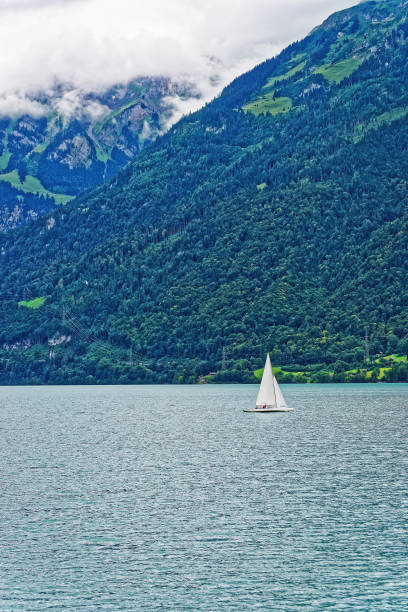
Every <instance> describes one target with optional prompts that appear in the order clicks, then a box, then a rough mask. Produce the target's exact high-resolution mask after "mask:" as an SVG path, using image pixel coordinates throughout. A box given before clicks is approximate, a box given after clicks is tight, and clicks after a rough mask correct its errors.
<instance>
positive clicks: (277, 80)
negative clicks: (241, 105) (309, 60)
mask: <svg viewBox="0 0 408 612" xmlns="http://www.w3.org/2000/svg"><path fill="white" fill-rule="evenodd" d="M305 66H306V61H304V62H301V63H300V64H298V65H297V66H295V67H294V68H292V69H291V70H289V71H288V72H286V73H285V74H280V75H279V76H276V77H271V78H270V79H269V80H268V82H267V83H266V85H264V86H263V89H270V88H271V87H273V86H274V85H276V83H280V82H281V81H286V80H287V79H290V77H292V76H293V75H295V74H296V73H297V72H300V71H301V70H303V68H304V67H305Z"/></svg>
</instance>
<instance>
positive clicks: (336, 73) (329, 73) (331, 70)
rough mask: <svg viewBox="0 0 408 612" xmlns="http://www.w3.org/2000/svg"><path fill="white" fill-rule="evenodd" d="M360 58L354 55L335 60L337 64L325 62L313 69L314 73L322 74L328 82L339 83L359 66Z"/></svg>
mask: <svg viewBox="0 0 408 612" xmlns="http://www.w3.org/2000/svg"><path fill="white" fill-rule="evenodd" d="M360 64H361V60H360V59H357V58H355V57H350V58H349V59H345V60H342V61H341V62H337V64H326V65H324V66H319V68H316V69H315V70H314V73H315V74H322V75H323V76H324V78H325V79H327V80H328V81H330V83H336V84H339V83H341V81H343V80H344V79H346V78H347V77H349V76H350V74H352V73H353V72H354V71H355V70H357V68H358V67H359V66H360Z"/></svg>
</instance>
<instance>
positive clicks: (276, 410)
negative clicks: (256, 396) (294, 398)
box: [243, 408, 293, 414]
mask: <svg viewBox="0 0 408 612" xmlns="http://www.w3.org/2000/svg"><path fill="white" fill-rule="evenodd" d="M243 412H256V413H257V414H265V413H266V412H293V408H260V409H258V410H257V409H256V408H250V409H249V408H248V409H245V408H244V410H243Z"/></svg>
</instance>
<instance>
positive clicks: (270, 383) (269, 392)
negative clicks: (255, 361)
mask: <svg viewBox="0 0 408 612" xmlns="http://www.w3.org/2000/svg"><path fill="white" fill-rule="evenodd" d="M279 393H280V390H279ZM281 396H282V394H281ZM276 399H277V398H276V392H275V384H274V375H273V372H272V365H271V360H270V358H269V353H268V354H267V356H266V362H265V369H264V373H263V376H262V381H261V387H260V389H259V393H258V397H257V399H256V407H257V408H263V407H264V406H266V407H267V408H276V407H277V401H276ZM282 399H283V398H282Z"/></svg>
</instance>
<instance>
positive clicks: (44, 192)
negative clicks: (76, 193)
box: [0, 170, 74, 204]
mask: <svg viewBox="0 0 408 612" xmlns="http://www.w3.org/2000/svg"><path fill="white" fill-rule="evenodd" d="M0 181H6V182H7V183H10V185H12V187H15V188H16V189H18V190H20V191H23V192H24V193H34V194H36V195H39V196H48V197H50V198H54V200H55V203H56V204H66V203H67V202H69V201H70V200H73V199H74V198H73V196H68V195H64V194H62V193H52V192H51V191H48V189H46V188H45V187H44V186H43V185H42V183H41V182H40V181H39V180H38V178H36V177H35V176H31V174H28V175H27V176H26V178H25V180H24V183H22V182H21V181H20V177H19V176H18V172H17V170H13V171H12V172H8V173H7V174H0Z"/></svg>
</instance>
